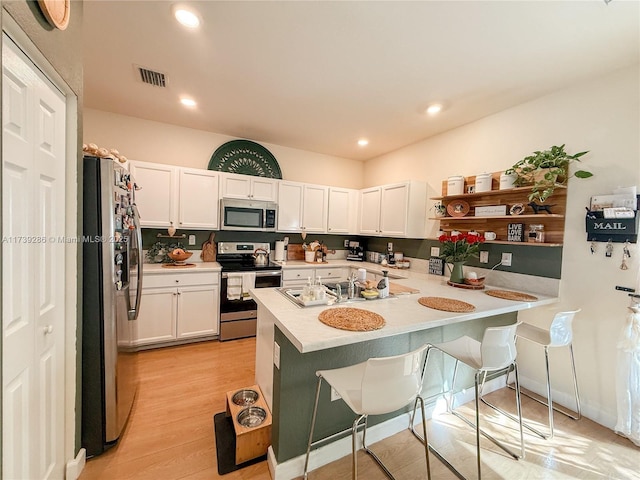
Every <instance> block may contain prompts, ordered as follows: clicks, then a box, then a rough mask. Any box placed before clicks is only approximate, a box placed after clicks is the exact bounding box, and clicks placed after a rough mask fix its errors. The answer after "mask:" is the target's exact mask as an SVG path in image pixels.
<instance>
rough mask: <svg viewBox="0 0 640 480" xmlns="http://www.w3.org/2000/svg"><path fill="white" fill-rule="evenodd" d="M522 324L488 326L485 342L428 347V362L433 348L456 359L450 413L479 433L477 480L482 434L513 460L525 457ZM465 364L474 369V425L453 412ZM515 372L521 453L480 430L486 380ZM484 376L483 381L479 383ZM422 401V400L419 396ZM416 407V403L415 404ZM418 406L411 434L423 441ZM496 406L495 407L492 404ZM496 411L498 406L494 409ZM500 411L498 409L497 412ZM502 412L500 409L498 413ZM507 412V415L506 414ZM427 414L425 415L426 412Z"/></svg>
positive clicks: (470, 340) (458, 341)
mask: <svg viewBox="0 0 640 480" xmlns="http://www.w3.org/2000/svg"><path fill="white" fill-rule="evenodd" d="M518 325H520V322H518V323H515V324H513V325H507V326H504V327H489V328H487V329H486V330H485V331H484V335H483V337H482V342H479V341H478V340H475V339H473V338H471V337H467V336H463V337H460V338H457V339H456V340H453V341H450V342H445V343H439V344H435V345H429V346H428V347H429V348H428V350H427V360H426V362H428V359H429V354H430V353H431V351H432V350H433V349H436V350H440V351H441V352H443V353H446V354H447V355H449V356H450V357H452V358H454V359H455V361H456V363H455V367H454V370H453V379H452V382H451V390H450V391H449V392H450V393H451V403H450V405H449V406H448V408H449V411H450V412H451V413H453V414H454V415H456V416H457V417H458V418H460V419H461V420H463V421H464V422H466V423H467V424H468V425H470V426H471V427H473V428H474V429H475V431H476V456H477V463H478V480H480V479H481V478H482V469H481V460H480V435H481V434H482V435H484V436H485V437H486V438H488V439H489V440H491V441H492V442H493V443H495V444H496V445H497V446H499V447H500V448H502V449H503V450H504V451H505V452H507V453H508V454H509V455H511V456H512V457H513V458H514V459H516V460H518V459H520V458H524V455H525V451H524V434H523V431H522V409H521V404H520V383H519V379H518V365H517V363H516V343H515V335H516V328H518ZM460 362H462V363H464V364H465V365H467V366H469V367H471V368H472V369H474V370H475V375H474V378H475V404H476V405H475V407H476V412H475V414H476V415H475V416H476V418H475V420H476V421H475V424H474V423H472V422H471V421H469V420H468V419H467V418H466V417H464V416H463V415H461V414H460V413H458V412H456V411H455V410H454V405H453V403H454V396H453V391H454V388H455V382H456V374H457V373H458V364H459V363H460ZM425 369H426V364H425ZM512 369H513V371H514V373H515V389H516V409H517V419H515V420H516V421H517V422H518V424H519V427H520V454H516V453H514V452H512V451H511V450H510V449H509V448H508V447H506V446H505V445H503V444H502V443H501V442H499V441H498V440H496V439H495V438H493V437H492V436H491V435H489V434H488V433H486V432H484V431H482V429H481V428H480V408H479V407H480V403H479V402H480V400H481V397H482V386H483V385H484V381H485V379H486V377H487V374H489V373H497V372H500V371H504V373H506V374H507V375H508V374H509V372H510V371H511V370H512ZM481 377H482V380H480V379H481ZM418 398H420V397H418ZM415 406H417V403H416V404H415ZM415 406H414V409H413V414H412V417H411V427H410V428H411V431H412V432H413V433H414V435H416V436H417V437H418V438H419V439H420V440H422V438H420V436H419V435H418V433H417V432H416V431H415V430H414V427H413V418H414V416H415V413H416V410H415ZM489 406H491V407H493V405H489ZM494 408H495V407H494ZM496 410H498V409H496ZM498 411H501V410H498ZM503 413H504V412H503ZM423 415H424V413H423ZM507 416H508V417H510V418H514V417H513V416H512V415H509V414H507ZM430 449H431V451H432V452H433V453H434V455H436V456H437V457H438V458H439V459H440V460H441V461H442V462H443V463H445V465H446V466H447V467H448V468H449V469H450V470H451V471H452V472H453V473H455V475H456V476H457V477H458V478H462V479H464V478H465V477H464V476H463V475H462V474H461V473H460V472H458V470H457V469H456V468H455V467H453V465H451V463H450V462H449V461H447V460H446V459H445V458H444V457H443V456H442V455H441V454H440V453H439V452H438V451H437V450H435V449H434V448H433V446H430Z"/></svg>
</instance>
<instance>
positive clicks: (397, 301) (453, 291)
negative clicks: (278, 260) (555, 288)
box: [251, 261, 558, 353]
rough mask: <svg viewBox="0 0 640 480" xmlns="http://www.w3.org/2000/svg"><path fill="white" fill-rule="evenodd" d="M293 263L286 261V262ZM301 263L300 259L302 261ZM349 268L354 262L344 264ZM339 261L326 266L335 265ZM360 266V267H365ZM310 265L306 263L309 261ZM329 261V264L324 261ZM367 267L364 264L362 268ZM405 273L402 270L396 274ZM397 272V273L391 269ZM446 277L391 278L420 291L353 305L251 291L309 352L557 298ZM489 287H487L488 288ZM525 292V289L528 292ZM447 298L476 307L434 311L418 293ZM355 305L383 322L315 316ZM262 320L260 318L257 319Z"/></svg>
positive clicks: (273, 291) (303, 350) (271, 290)
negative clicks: (509, 296)
mask: <svg viewBox="0 0 640 480" xmlns="http://www.w3.org/2000/svg"><path fill="white" fill-rule="evenodd" d="M292 263H293V262H287V265H290V264H292ZM302 263H304V262H302ZM344 263H345V264H348V266H351V265H353V264H354V263H356V262H346V261H345V262H344ZM340 264H342V262H341V261H335V262H333V261H332V262H331V263H330V264H329V265H332V266H338V265H340ZM358 264H360V265H362V267H361V268H367V270H369V268H368V267H369V265H370V266H371V268H374V267H378V268H380V270H382V268H384V267H381V266H380V265H376V264H368V265H367V264H366V262H358ZM363 264H364V265H363ZM307 265H310V264H307ZM324 265H327V264H324ZM365 265H366V266H365ZM400 272H401V273H408V272H403V271H402V270H400V271H399V273H400ZM394 273H395V272H394ZM446 280H447V279H446V278H445V277H440V276H433V275H427V274H417V273H412V274H411V278H406V279H394V280H392V281H393V283H398V284H400V285H405V286H408V287H412V288H416V289H418V290H420V292H419V293H416V294H410V295H399V296H392V297H389V298H386V299H378V300H367V301H359V302H353V303H345V302H342V303H339V304H335V305H332V306H326V305H322V306H315V307H307V308H299V307H298V306H296V305H295V304H294V303H292V302H291V301H290V300H288V299H287V298H285V297H284V296H283V295H282V294H281V293H280V292H278V291H277V290H276V289H274V288H261V289H254V290H251V295H252V296H253V298H254V299H255V300H256V301H257V303H258V305H259V306H262V307H264V308H267V309H268V310H269V311H270V312H271V313H272V314H273V316H274V317H275V324H276V325H277V327H278V328H279V329H280V330H281V331H282V332H283V333H284V335H285V336H286V337H287V338H288V339H289V340H290V341H291V343H292V344H293V345H295V347H296V348H297V349H298V350H299V351H300V352H301V353H306V352H313V351H317V350H323V349H327V348H333V347H338V346H342V345H349V344H353V343H358V342H363V341H368V340H374V339H378V338H384V337H389V336H392V335H398V334H403V333H408V332H413V331H419V330H425V329H428V328H435V327H440V326H443V325H447V324H451V323H458V322H464V321H467V320H473V319H477V318H483V317H488V316H492V315H500V314H503V313H510V312H516V311H519V310H525V309H528V308H534V307H538V306H542V305H548V304H551V303H555V302H557V301H558V299H557V298H556V297H550V296H545V295H541V294H538V293H536V294H535V295H536V296H537V297H538V299H539V300H538V301H536V302H518V301H512V300H503V299H500V298H495V297H491V296H489V295H486V294H485V293H484V291H483V290H466V289H461V288H456V287H451V286H449V285H447V284H446ZM490 288H492V287H491V286H488V289H490ZM527 293H528V292H527ZM425 296H428V297H446V298H452V299H457V300H462V301H464V302H468V303H471V304H473V305H474V306H475V307H476V309H475V310H474V311H473V312H471V313H452V312H443V311H439V310H434V309H431V308H428V307H424V306H422V305H420V304H419V303H418V298H420V297H425ZM341 307H356V308H363V309H366V310H370V311H372V312H375V313H378V314H380V315H382V316H383V317H384V319H385V321H386V325H385V326H384V327H383V328H381V329H380V330H374V331H371V332H351V331H347V330H340V329H337V328H333V327H329V326H327V325H325V324H323V323H322V322H320V321H319V320H318V314H319V313H320V312H321V311H323V310H324V309H326V308H341ZM259 322H260V318H258V323H259Z"/></svg>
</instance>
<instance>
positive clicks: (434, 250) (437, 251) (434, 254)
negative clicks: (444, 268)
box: [431, 247, 440, 257]
mask: <svg viewBox="0 0 640 480" xmlns="http://www.w3.org/2000/svg"><path fill="white" fill-rule="evenodd" d="M439 255H440V247H431V256H432V257H437V256H439Z"/></svg>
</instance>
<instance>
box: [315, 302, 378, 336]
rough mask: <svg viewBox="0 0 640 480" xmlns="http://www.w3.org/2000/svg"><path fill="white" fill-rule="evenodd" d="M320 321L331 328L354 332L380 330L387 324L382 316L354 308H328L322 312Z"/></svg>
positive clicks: (319, 316) (319, 317)
mask: <svg viewBox="0 0 640 480" xmlns="http://www.w3.org/2000/svg"><path fill="white" fill-rule="evenodd" d="M318 320H320V321H321V322H322V323H324V324H325V325H329V326H330V327H333V328H339V329H340V330H351V331H353V332H368V331H370V330H378V329H380V328H382V327H384V324H385V321H384V318H383V317H382V315H378V314H377V313H373V312H370V311H368V310H363V309H361V308H352V307H340V308H328V309H326V310H323V311H322V312H320V315H318Z"/></svg>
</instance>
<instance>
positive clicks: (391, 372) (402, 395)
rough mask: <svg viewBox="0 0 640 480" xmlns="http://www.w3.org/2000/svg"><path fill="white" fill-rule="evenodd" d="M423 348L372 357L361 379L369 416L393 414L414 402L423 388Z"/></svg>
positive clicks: (363, 406)
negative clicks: (390, 355) (381, 356)
mask: <svg viewBox="0 0 640 480" xmlns="http://www.w3.org/2000/svg"><path fill="white" fill-rule="evenodd" d="M426 349H427V345H423V346H422V347H420V348H418V349H417V350H414V351H412V352H409V353H405V354H403V355H396V356H393V357H385V358H370V359H369V360H368V361H367V365H366V368H365V372H364V375H363V377H362V410H363V413H367V414H369V415H379V414H383V413H389V412H393V411H395V410H398V409H399V408H402V407H404V406H406V405H408V404H409V403H411V402H413V401H414V400H415V398H416V396H417V395H418V394H419V393H420V390H421V389H422V371H423V364H424V352H425V350H426Z"/></svg>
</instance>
